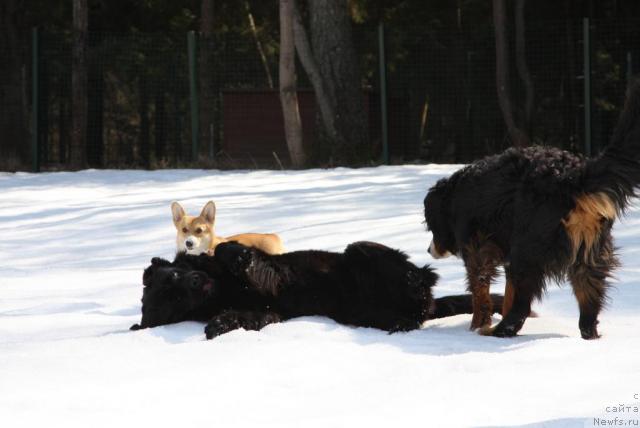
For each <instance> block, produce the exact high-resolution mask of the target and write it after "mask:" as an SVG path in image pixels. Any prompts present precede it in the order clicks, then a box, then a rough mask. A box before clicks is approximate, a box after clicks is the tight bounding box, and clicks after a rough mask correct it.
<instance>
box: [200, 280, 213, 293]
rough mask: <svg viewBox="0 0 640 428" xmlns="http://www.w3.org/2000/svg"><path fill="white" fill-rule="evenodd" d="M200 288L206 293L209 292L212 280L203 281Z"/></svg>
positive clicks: (211, 287)
mask: <svg viewBox="0 0 640 428" xmlns="http://www.w3.org/2000/svg"><path fill="white" fill-rule="evenodd" d="M202 289H203V290H204V291H206V292H207V293H209V292H211V290H212V289H213V282H211V280H208V281H207V282H205V283H204V285H203V286H202Z"/></svg>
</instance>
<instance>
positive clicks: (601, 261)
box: [424, 81, 640, 339]
mask: <svg viewBox="0 0 640 428" xmlns="http://www.w3.org/2000/svg"><path fill="white" fill-rule="evenodd" d="M639 116H640V83H639V82H637V81H636V82H635V83H634V84H633V85H632V86H630V88H629V90H628V94H627V101H626V103H625V107H624V110H623V112H622V115H621V117H620V120H619V123H618V125H617V128H616V130H615V132H614V135H613V137H612V141H611V143H610V145H609V146H608V147H607V148H606V149H605V150H604V151H603V152H602V153H601V154H600V155H599V156H597V157H594V158H591V159H585V158H583V157H581V156H577V155H574V154H571V153H569V152H566V151H562V150H559V149H555V148H549V147H529V148H525V149H508V150H507V151H505V152H504V153H502V154H500V155H496V156H491V157H487V158H485V159H483V160H480V161H478V162H476V163H474V164H472V165H470V166H467V167H465V168H463V169H461V170H459V171H457V172H456V173H454V174H453V175H452V176H451V177H449V178H447V179H442V180H440V181H438V183H436V185H435V186H433V187H432V188H431V189H430V190H429V193H428V194H427V196H426V198H425V200H424V210H425V219H426V223H427V227H428V229H429V230H431V231H432V232H433V241H432V243H431V245H430V247H429V253H430V254H431V255H432V256H434V257H435V258H439V257H444V256H446V255H449V254H455V255H458V256H460V257H462V259H463V260H464V264H465V267H466V271H467V280H468V283H469V289H470V291H471V293H472V295H473V318H472V322H471V328H472V329H475V328H481V330H480V331H481V333H483V334H493V335H494V336H500V337H505V336H514V335H515V334H516V333H517V332H518V331H519V330H520V328H521V327H522V325H523V323H524V321H525V319H526V318H527V316H528V315H529V313H530V310H531V302H532V299H533V298H540V297H541V295H542V293H543V291H544V289H545V283H546V281H547V280H548V279H554V280H558V281H559V280H561V279H563V278H565V277H568V279H569V281H570V282H571V285H572V287H573V291H574V293H575V296H576V299H577V300H578V305H579V307H580V321H579V327H580V333H581V335H582V337H583V338H584V339H594V338H597V337H599V336H598V330H597V324H598V314H599V312H600V310H601V308H602V307H603V304H604V302H605V299H606V291H607V279H608V278H609V277H610V276H611V273H612V270H613V269H614V268H615V267H616V266H617V265H618V260H617V258H616V256H615V254H614V247H613V241H612V237H611V227H612V225H613V222H614V220H615V219H616V217H617V216H618V215H620V214H621V213H622V212H623V211H624V209H625V208H626V207H627V205H628V202H629V198H631V197H633V196H635V189H636V187H637V186H638V185H639V184H640V163H639V159H640V121H639V118H640V117H639ZM500 264H502V265H504V268H505V274H506V282H507V284H506V291H505V304H504V310H503V319H502V321H501V322H500V323H499V324H498V325H497V326H496V327H495V328H494V329H491V328H490V324H491V317H490V314H491V313H492V308H491V299H490V298H489V287H490V284H491V281H492V279H494V278H495V276H496V267H497V266H498V265H500Z"/></svg>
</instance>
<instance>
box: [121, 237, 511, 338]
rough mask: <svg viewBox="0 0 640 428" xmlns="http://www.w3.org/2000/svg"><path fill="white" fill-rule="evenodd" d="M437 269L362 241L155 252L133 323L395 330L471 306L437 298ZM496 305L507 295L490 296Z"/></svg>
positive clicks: (212, 333)
mask: <svg viewBox="0 0 640 428" xmlns="http://www.w3.org/2000/svg"><path fill="white" fill-rule="evenodd" d="M437 278H438V277H437V275H436V274H435V273H434V272H433V270H432V269H431V268H429V267H428V266H425V267H423V268H418V267H417V266H415V265H414V264H413V263H411V262H409V261H408V260H407V256H406V255H405V254H403V253H401V252H400V251H397V250H393V249H391V248H388V247H385V246H383V245H380V244H376V243H371V242H358V243H355V244H351V245H349V246H348V247H347V248H346V249H345V251H344V252H343V253H332V252H326V251H296V252H291V253H286V254H281V255H268V254H266V253H264V252H261V251H260V250H257V249H254V248H248V247H244V246H242V245H240V244H238V243H235V242H229V243H223V244H220V245H218V246H217V247H216V250H215V255H214V256H213V257H212V256H208V255H204V254H202V255H199V256H190V255H185V254H178V256H176V259H175V260H174V262H168V261H166V260H163V259H159V258H155V259H153V260H152V264H151V266H149V267H148V268H147V269H146V270H145V272H144V275H143V283H144V286H145V287H144V291H143V297H142V321H141V323H140V324H135V325H133V326H132V327H131V329H132V330H137V329H140V328H146V327H154V326H158V325H163V324H170V323H175V322H180V321H186V320H194V321H206V322H208V325H207V326H206V328H205V333H206V336H207V338H208V339H211V338H213V337H216V336H218V335H220V334H223V333H226V332H229V331H231V330H235V329H238V328H244V329H247V330H260V329H261V328H262V327H264V326H265V325H267V324H271V323H276V322H280V321H283V320H287V319H290V318H294V317H299V316H304V315H322V316H327V317H330V318H332V319H334V320H336V321H337V322H340V323H344V324H351V325H356V326H363V327H375V328H379V329H382V330H387V331H390V332H395V331H406V330H412V329H416V328H418V327H419V326H420V325H421V324H422V322H424V321H425V320H427V319H429V318H440V317H445V316H450V315H456V314H460V313H471V297H470V296H450V297H443V298H439V299H433V297H432V293H431V287H432V286H434V285H435V283H436V280H437ZM491 298H492V301H493V303H494V304H495V306H496V307H498V308H499V307H501V306H502V296H491Z"/></svg>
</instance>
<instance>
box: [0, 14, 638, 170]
mask: <svg viewBox="0 0 640 428" xmlns="http://www.w3.org/2000/svg"><path fill="white" fill-rule="evenodd" d="M585 28H586V29H587V30H588V31H585ZM639 29H640V26H639V25H636V23H633V22H627V23H625V24H624V25H620V24H613V23H606V22H602V23H601V22H591V23H588V24H587V27H585V23H584V22H583V21H562V22H544V23H529V24H528V26H527V29H526V56H525V58H526V66H527V69H528V74H529V75H530V78H531V82H532V88H533V100H534V102H533V109H532V111H531V112H530V113H529V116H530V122H529V123H528V124H527V125H526V131H527V132H528V133H529V135H530V136H531V139H532V141H533V142H534V143H538V144H549V145H554V146H558V147H562V148H565V149H569V150H572V151H577V152H584V151H585V150H588V147H589V146H590V147H591V151H592V152H597V151H598V150H600V149H601V148H602V147H603V146H604V145H605V144H606V142H607V140H608V138H609V135H610V134H611V131H612V127H613V126H614V125H615V121H616V118H617V114H618V112H619V108H620V105H621V103H622V100H623V96H624V89H625V87H626V83H627V81H628V80H629V78H630V77H631V75H632V74H633V73H634V72H635V71H636V68H637V64H638V58H640V30H639ZM407 32H408V31H407V29H398V28H391V27H387V28H386V29H385V35H384V37H380V36H381V35H380V34H379V33H377V32H376V31H374V30H372V29H371V28H370V27H367V28H365V27H358V26H356V27H355V34H354V40H355V44H356V49H357V51H358V52H359V55H360V58H359V59H360V61H359V65H360V68H361V70H360V71H361V75H362V89H363V91H364V92H365V99H366V103H365V106H364V108H365V109H367V110H368V112H367V113H368V114H367V117H368V118H369V130H370V132H369V135H370V138H371V140H372V144H373V146H374V147H375V148H376V151H377V153H379V154H382V153H383V149H384V147H385V146H386V147H388V153H389V157H390V160H391V162H394V163H399V162H413V161H420V162H446V163H452V162H468V161H471V160H473V159H476V158H479V157H481V156H484V155H487V154H492V153H496V152H499V151H502V150H504V149H505V148H506V147H508V146H509V145H510V141H509V138H508V135H507V132H506V128H505V125H504V120H503V116H502V112H501V110H500V107H499V104H498V99H497V95H496V83H495V82H496V77H495V76H496V72H495V41H494V35H493V32H492V31H490V29H489V30H487V29H485V30H476V31H472V30H466V32H460V33H456V32H455V31H452V32H451V35H450V37H449V38H448V39H447V38H446V37H439V38H438V39H435V38H433V37H431V35H430V34H427V33H425V34H422V35H420V36H419V37H415V34H420V33H419V29H413V30H412V31H411V34H412V35H413V36H412V38H411V39H408V38H407ZM510 33H511V34H513V33H512V32H511V31H510ZM189 37H190V36H189V35H188V34H112V33H90V34H89V39H88V50H87V61H88V64H87V73H88V75H87V79H88V93H87V98H88V103H87V115H86V117H87V130H86V150H87V161H88V165H89V166H91V167H96V168H165V167H193V166H200V167H202V166H204V167H218V168H280V167H286V166H287V165H289V159H288V154H287V148H286V143H285V139H284V130H283V120H282V113H281V109H280V101H279V94H278V88H277V85H278V35H277V34H266V33H251V32H249V33H247V34H239V33H225V34H223V35H220V34H216V35H212V36H207V37H205V36H200V37H197V36H195V37H194V38H193V39H192V43H190V42H189ZM585 37H588V40H586V39H585ZM23 40H24V42H23V43H20V44H16V47H15V49H14V50H13V51H11V52H3V53H2V55H3V56H4V57H6V58H8V61H7V62H5V64H3V65H2V66H0V81H2V82H3V83H2V84H1V85H0V91H2V92H1V93H0V95H2V96H1V97H0V130H1V131H2V133H3V135H2V137H0V138H1V140H0V153H2V156H3V158H4V159H3V162H2V163H0V168H2V169H9V170H12V169H32V168H34V167H36V166H38V165H39V167H40V168H41V169H43V170H59V169H65V168H67V167H68V161H69V153H70V147H71V146H70V139H71V124H72V120H73V118H72V113H71V66H72V65H71V64H72V61H71V36H70V34H50V33H45V32H41V33H40V34H39V35H38V34H36V33H34V34H33V35H30V36H25V37H24V38H23ZM585 41H586V42H587V45H585ZM381 43H382V45H381ZM585 46H586V47H587V48H588V49H585ZM380 52H384V53H385V61H384V62H383V63H381V61H380V56H379V55H380ZM509 54H510V55H511V58H510V63H511V64H512V67H511V68H510V69H509V70H508V72H509V75H510V81H511V89H512V97H513V104H514V106H515V110H514V116H515V118H516V121H517V122H519V123H526V122H527V120H525V119H526V118H527V117H529V116H527V106H526V102H525V100H526V86H525V85H524V84H523V79H522V74H521V70H520V69H519V68H518V67H517V66H516V62H515V58H514V52H513V48H512V49H510V51H509ZM32 58H35V62H34V61H33V60H32ZM588 67H590V72H588V73H587V74H586V75H585V69H586V68H587V69H588ZM34 72H35V74H34ZM382 72H384V74H381V73H382ZM381 76H385V77H386V79H384V78H381ZM585 76H586V77H587V79H586V80H585ZM34 77H35V78H34ZM298 83H299V85H298V86H299V88H300V91H299V96H298V100H299V107H300V113H301V118H302V123H303V130H304V138H305V141H306V142H307V144H313V140H314V136H315V135H317V133H316V129H315V128H316V126H317V124H318V123H319V121H318V120H317V110H316V105H315V98H314V94H313V91H312V90H311V85H310V84H309V82H308V80H307V79H306V76H305V73H304V70H303V68H302V67H301V66H300V64H298ZM383 85H384V90H382V89H383ZM587 87H588V88H589V89H590V94H589V92H588V91H585V89H587ZM382 93H386V102H384V101H385V98H383V97H382V96H381V94H382ZM587 113H589V114H587ZM589 117H590V122H589ZM585 118H586V119H585ZM587 139H590V141H587ZM9 158H11V159H12V160H11V161H9ZM36 161H37V162H36ZM312 161H313V160H312Z"/></svg>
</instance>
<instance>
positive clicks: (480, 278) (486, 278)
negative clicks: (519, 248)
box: [463, 241, 499, 330]
mask: <svg viewBox="0 0 640 428" xmlns="http://www.w3.org/2000/svg"><path fill="white" fill-rule="evenodd" d="M498 254H499V253H498V250H497V247H496V246H495V245H494V244H492V243H490V242H488V241H484V242H477V243H474V244H472V245H469V246H468V247H467V248H466V251H464V253H463V258H464V265H465V268H466V270H467V281H468V283H469V291H471V295H472V305H473V317H472V318H471V326H470V329H471V330H475V329H477V328H485V327H490V326H491V315H492V314H493V301H492V299H491V295H490V287H491V281H493V279H494V278H495V277H496V276H497V274H498V271H497V265H498V260H499V256H498Z"/></svg>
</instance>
